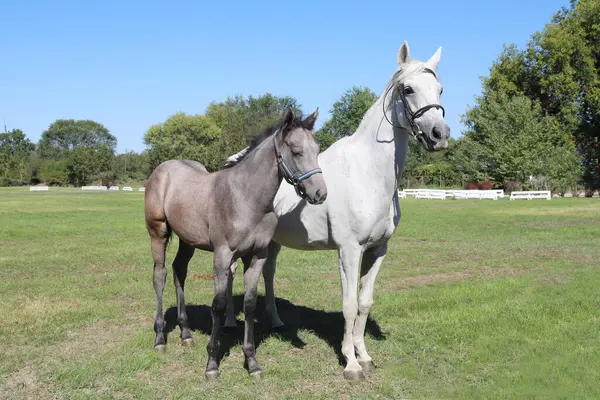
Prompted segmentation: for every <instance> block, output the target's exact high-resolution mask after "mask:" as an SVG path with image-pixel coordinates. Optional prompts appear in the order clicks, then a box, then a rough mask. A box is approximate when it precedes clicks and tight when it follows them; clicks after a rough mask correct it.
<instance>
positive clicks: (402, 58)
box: [398, 40, 410, 66]
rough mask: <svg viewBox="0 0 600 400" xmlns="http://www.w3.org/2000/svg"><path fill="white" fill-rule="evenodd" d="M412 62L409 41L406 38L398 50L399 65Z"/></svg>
mask: <svg viewBox="0 0 600 400" xmlns="http://www.w3.org/2000/svg"><path fill="white" fill-rule="evenodd" d="M409 62H410V49H409V48H408V42H407V41H406V40H405V41H404V43H402V46H400V50H398V66H402V64H408V63H409Z"/></svg>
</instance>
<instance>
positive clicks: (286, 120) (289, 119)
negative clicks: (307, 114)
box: [283, 107, 295, 126]
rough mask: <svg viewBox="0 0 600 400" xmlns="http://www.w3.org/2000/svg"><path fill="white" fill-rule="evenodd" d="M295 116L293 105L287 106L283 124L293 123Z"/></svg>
mask: <svg viewBox="0 0 600 400" xmlns="http://www.w3.org/2000/svg"><path fill="white" fill-rule="evenodd" d="M294 118H295V117H294V110H292V108H291V107H288V108H286V110H285V113H284V114H283V126H285V125H289V124H291V123H292V121H293V120H294Z"/></svg>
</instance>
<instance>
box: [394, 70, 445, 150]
mask: <svg viewBox="0 0 600 400" xmlns="http://www.w3.org/2000/svg"><path fill="white" fill-rule="evenodd" d="M425 71H426V72H430V73H433V72H432V71H430V70H428V69H426V70H425ZM434 75H435V74H434ZM392 89H395V91H396V92H398V96H399V97H400V101H401V102H402V105H403V107H404V116H405V117H406V119H407V120H408V123H409V124H410V134H411V135H412V136H413V137H414V138H415V139H417V140H418V141H420V142H424V143H426V142H427V139H426V136H425V133H423V131H422V130H421V128H419V125H417V123H416V121H415V120H416V119H417V118H420V117H422V116H423V114H425V113H426V112H427V111H429V110H431V109H432V108H436V109H438V110H442V117H445V116H446V110H445V109H444V107H442V105H441V104H428V105H426V106H424V107H421V108H419V109H418V110H417V111H414V112H413V110H411V108H410V105H409V104H408V101H407V100H406V87H405V86H404V84H403V83H399V84H398V85H393V86H390V88H389V89H388V91H387V92H386V94H385V96H384V101H383V115H384V116H385V119H386V120H387V122H389V123H390V125H392V126H393V127H396V128H404V127H403V126H398V125H394V123H393V122H392V121H390V120H389V119H388V117H387V114H386V110H385V97H386V96H387V94H388V92H389V91H390V90H392ZM392 95H393V94H392Z"/></svg>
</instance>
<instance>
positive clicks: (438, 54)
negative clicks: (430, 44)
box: [425, 46, 442, 71]
mask: <svg viewBox="0 0 600 400" xmlns="http://www.w3.org/2000/svg"><path fill="white" fill-rule="evenodd" d="M441 56H442V46H440V48H439V49H437V51H436V52H435V54H434V55H432V56H431V58H430V59H429V60H427V62H426V63H425V64H427V66H429V68H431V69H432V70H434V71H435V70H436V69H437V66H438V63H439V62H440V57H441Z"/></svg>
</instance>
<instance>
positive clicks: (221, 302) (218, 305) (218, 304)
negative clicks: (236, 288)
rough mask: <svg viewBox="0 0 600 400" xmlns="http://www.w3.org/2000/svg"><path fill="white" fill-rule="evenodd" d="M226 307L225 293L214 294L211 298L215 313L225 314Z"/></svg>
mask: <svg viewBox="0 0 600 400" xmlns="http://www.w3.org/2000/svg"><path fill="white" fill-rule="evenodd" d="M226 308H227V293H223V294H218V295H216V296H215V297H214V298H213V302H212V311H213V312H214V313H215V314H218V315H223V314H225V309H226Z"/></svg>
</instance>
